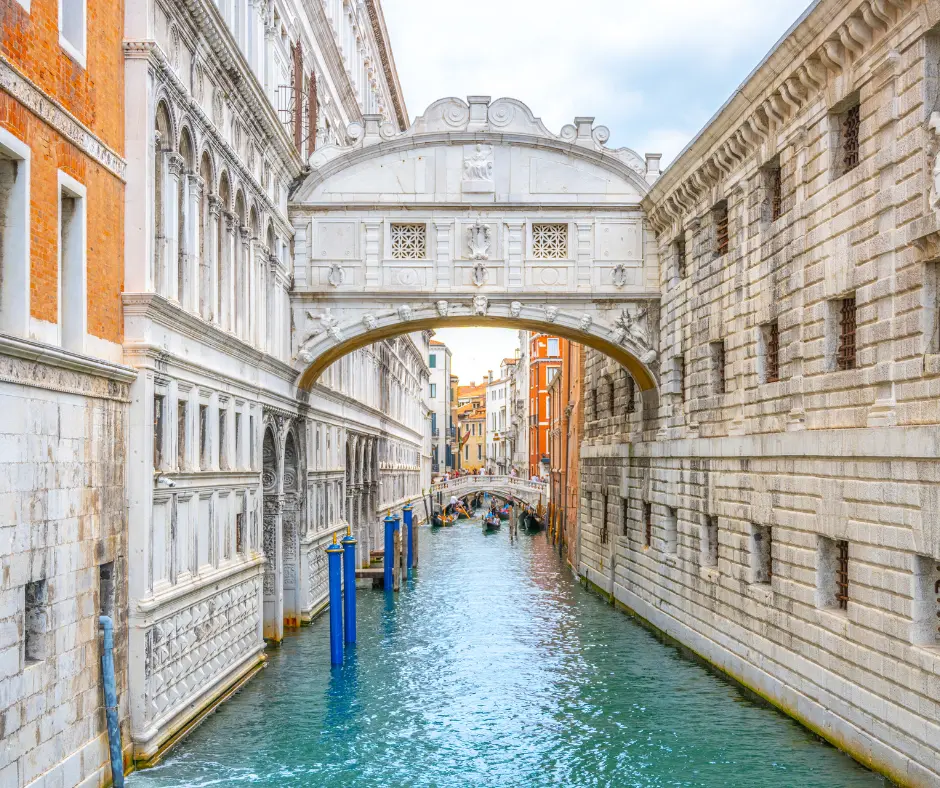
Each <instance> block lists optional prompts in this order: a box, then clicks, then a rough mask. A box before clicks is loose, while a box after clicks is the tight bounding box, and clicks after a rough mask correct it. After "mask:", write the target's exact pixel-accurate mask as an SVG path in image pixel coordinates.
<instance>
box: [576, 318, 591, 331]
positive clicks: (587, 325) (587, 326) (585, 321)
mask: <svg viewBox="0 0 940 788" xmlns="http://www.w3.org/2000/svg"><path fill="white" fill-rule="evenodd" d="M593 322H594V318H592V317H591V316H590V315H582V317H581V321H580V322H579V323H578V328H580V329H581V330H582V331H584V332H588V331H590V330H591V323H593Z"/></svg>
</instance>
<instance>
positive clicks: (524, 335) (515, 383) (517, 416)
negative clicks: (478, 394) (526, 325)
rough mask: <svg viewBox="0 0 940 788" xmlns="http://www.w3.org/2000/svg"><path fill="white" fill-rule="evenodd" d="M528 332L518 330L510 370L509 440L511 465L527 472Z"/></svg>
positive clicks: (523, 472)
mask: <svg viewBox="0 0 940 788" xmlns="http://www.w3.org/2000/svg"><path fill="white" fill-rule="evenodd" d="M528 359H529V332H528V331H525V330H521V331H520V332H519V349H518V350H517V352H516V363H515V365H514V366H513V368H512V370H511V372H510V384H509V390H510V399H511V401H512V409H511V411H510V414H509V441H510V444H511V449H510V451H511V455H512V464H513V467H514V468H515V469H516V470H517V471H519V473H521V474H522V475H524V476H525V475H528V474H529V361H528Z"/></svg>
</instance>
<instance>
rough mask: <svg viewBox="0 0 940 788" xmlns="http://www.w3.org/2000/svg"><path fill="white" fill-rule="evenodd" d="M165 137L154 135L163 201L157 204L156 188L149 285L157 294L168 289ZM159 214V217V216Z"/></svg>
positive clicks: (156, 178)
mask: <svg viewBox="0 0 940 788" xmlns="http://www.w3.org/2000/svg"><path fill="white" fill-rule="evenodd" d="M162 140H163V135H162V134H161V133H160V132H159V131H154V133H153V149H152V151H151V154H152V157H151V160H152V161H153V162H154V173H153V177H154V181H155V187H156V185H159V186H160V189H159V191H160V194H161V195H162V200H161V203H160V205H157V204H156V188H154V193H153V194H152V197H153V206H152V209H151V211H152V217H151V218H152V227H153V267H152V270H151V275H150V277H149V279H150V281H149V282H148V283H147V284H149V285H150V286H151V287H152V288H153V291H154V292H155V293H162V292H164V288H165V287H166V259H167V258H166V216H167V212H166V190H167V184H168V183H169V178H168V177H167V154H166V153H165V152H164V150H163V143H162ZM158 214H159V215H158Z"/></svg>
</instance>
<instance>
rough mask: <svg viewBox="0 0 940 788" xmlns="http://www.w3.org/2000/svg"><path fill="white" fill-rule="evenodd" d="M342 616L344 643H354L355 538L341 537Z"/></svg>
mask: <svg viewBox="0 0 940 788" xmlns="http://www.w3.org/2000/svg"><path fill="white" fill-rule="evenodd" d="M342 544H343V615H344V617H345V624H346V626H345V627H344V629H345V631H346V642H347V643H349V644H353V643H355V642H356V537H355V536H353V535H352V533H348V532H347V534H346V536H344V537H343V542H342Z"/></svg>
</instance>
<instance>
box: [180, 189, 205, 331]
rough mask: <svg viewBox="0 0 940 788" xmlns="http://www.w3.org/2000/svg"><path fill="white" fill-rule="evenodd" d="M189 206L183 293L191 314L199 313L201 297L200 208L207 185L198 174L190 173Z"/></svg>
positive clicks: (186, 306) (185, 305) (201, 230)
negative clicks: (203, 191)
mask: <svg viewBox="0 0 940 788" xmlns="http://www.w3.org/2000/svg"><path fill="white" fill-rule="evenodd" d="M186 182H187V189H188V197H189V199H188V205H189V209H188V211H187V217H186V254H187V257H186V258H185V261H184V265H183V271H184V272H185V275H186V281H185V282H183V293H184V295H185V297H186V299H185V300H186V303H185V304H183V306H184V307H185V308H186V309H188V310H190V311H191V312H197V313H198V312H199V299H200V296H201V293H200V290H201V287H200V280H201V277H200V276H199V273H201V264H202V257H201V254H200V248H199V246H200V244H199V239H200V236H201V234H202V232H203V229H202V226H201V223H200V221H199V213H200V211H199V207H200V205H201V204H202V190H203V188H204V187H205V183H204V182H203V180H202V178H200V177H199V176H198V175H197V174H196V173H190V174H189V175H188V176H187V178H186Z"/></svg>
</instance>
